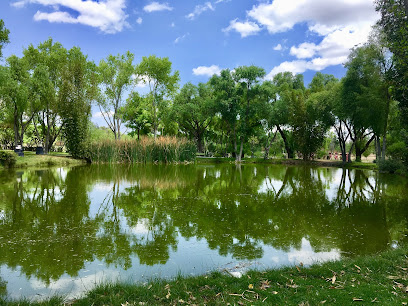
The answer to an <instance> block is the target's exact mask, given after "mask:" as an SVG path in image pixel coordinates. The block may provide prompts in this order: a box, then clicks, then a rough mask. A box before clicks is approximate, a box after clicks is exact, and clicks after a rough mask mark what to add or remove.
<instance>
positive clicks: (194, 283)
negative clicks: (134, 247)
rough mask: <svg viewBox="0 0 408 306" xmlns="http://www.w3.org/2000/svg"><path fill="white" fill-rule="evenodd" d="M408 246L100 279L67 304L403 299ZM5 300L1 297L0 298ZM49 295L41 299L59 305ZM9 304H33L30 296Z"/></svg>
mask: <svg viewBox="0 0 408 306" xmlns="http://www.w3.org/2000/svg"><path fill="white" fill-rule="evenodd" d="M407 254H408V247H401V248H399V249H396V250H390V251H386V252H384V253H381V254H378V255H373V256H365V257H358V258H354V259H344V260H340V261H336V262H327V263H324V264H321V265H318V264H316V265H313V266H310V267H303V266H302V265H298V266H295V267H287V268H283V269H279V270H268V271H263V272H259V271H258V272H257V271H251V272H249V273H248V274H247V275H243V276H242V277H241V278H235V277H232V276H230V275H229V274H228V273H227V272H225V271H221V272H213V273H211V274H208V275H203V276H198V277H187V278H184V277H181V276H180V277H178V278H176V279H174V280H172V281H167V280H154V281H152V282H149V283H147V284H143V285H135V284H106V285H100V286H99V287H97V288H95V289H94V290H92V291H90V292H89V293H87V295H86V296H85V297H84V298H82V299H78V300H73V301H65V303H67V304H69V305H193V304H194V305H204V304H206V305H228V304H230V305H265V304H266V305H320V304H326V305H333V304H335V305H354V304H362V305H369V304H376V303H377V304H378V305H407V304H406V303H408V257H407ZM3 303H5V302H3ZM62 303H63V299H62V298H53V299H52V300H49V301H47V302H43V303H42V305H59V304H62ZM9 304H10V305H35V304H30V302H28V301H18V302H17V301H16V302H9Z"/></svg>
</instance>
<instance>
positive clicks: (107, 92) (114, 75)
mask: <svg viewBox="0 0 408 306" xmlns="http://www.w3.org/2000/svg"><path fill="white" fill-rule="evenodd" d="M133 59H134V55H133V54H132V53H130V52H129V51H128V52H127V53H126V54H125V55H117V56H113V55H109V56H108V57H107V59H106V60H101V61H100V62H99V66H98V69H97V70H98V74H99V84H100V94H99V95H98V98H97V99H96V103H97V105H98V107H99V110H100V112H101V114H102V116H103V118H104V119H105V122H106V124H107V125H108V126H109V128H110V130H111V131H112V133H113V134H114V136H115V139H120V126H121V124H122V118H121V116H120V109H121V107H122V106H123V99H124V95H125V93H126V91H127V90H128V88H129V86H130V85H131V84H132V76H133V75H134V73H135V68H134V66H133Z"/></svg>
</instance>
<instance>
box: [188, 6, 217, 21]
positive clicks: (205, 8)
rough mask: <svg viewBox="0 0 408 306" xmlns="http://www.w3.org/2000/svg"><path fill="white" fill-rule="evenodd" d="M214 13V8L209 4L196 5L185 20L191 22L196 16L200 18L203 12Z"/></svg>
mask: <svg viewBox="0 0 408 306" xmlns="http://www.w3.org/2000/svg"><path fill="white" fill-rule="evenodd" d="M208 10H211V11H214V7H213V6H212V4H211V2H206V3H205V4H204V5H196V7H195V8H194V11H193V12H192V13H190V14H188V15H187V16H186V18H187V19H190V20H193V19H195V18H196V17H197V16H200V15H201V14H202V13H204V12H205V11H208Z"/></svg>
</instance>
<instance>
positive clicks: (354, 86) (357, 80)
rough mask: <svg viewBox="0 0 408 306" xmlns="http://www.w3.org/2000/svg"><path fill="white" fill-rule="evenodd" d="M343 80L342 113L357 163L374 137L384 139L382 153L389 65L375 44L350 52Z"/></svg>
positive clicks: (386, 119)
mask: <svg viewBox="0 0 408 306" xmlns="http://www.w3.org/2000/svg"><path fill="white" fill-rule="evenodd" d="M345 66H346V68H348V70H347V73H346V76H345V77H344V78H343V80H342V93H341V95H342V97H341V99H342V102H341V103H342V110H343V113H344V114H346V116H347V118H348V120H349V122H350V125H348V129H349V135H350V138H351V140H352V141H353V144H354V147H355V150H356V160H358V161H360V160H361V155H362V154H363V153H364V151H365V150H367V148H368V147H369V145H370V143H371V142H372V141H373V140H374V139H375V138H376V137H377V139H378V138H379V136H381V135H382V136H383V141H384V144H383V146H384V151H385V137H386V132H387V122H388V114H389V107H390V99H391V97H390V95H389V89H390V88H389V83H388V82H387V76H386V74H387V73H388V69H389V68H388V65H387V62H386V58H385V55H384V53H383V51H382V50H381V49H380V48H378V47H377V46H376V45H374V44H366V45H364V46H362V47H359V48H356V49H354V50H352V52H351V54H350V56H349V60H348V62H347V63H346V65H345Z"/></svg>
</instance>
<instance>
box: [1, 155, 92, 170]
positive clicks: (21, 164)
mask: <svg viewBox="0 0 408 306" xmlns="http://www.w3.org/2000/svg"><path fill="white" fill-rule="evenodd" d="M7 152H11V153H12V151H7ZM16 158H17V159H16V164H15V165H14V168H35V167H37V168H38V167H50V166H76V165H81V164H84V163H85V161H83V160H78V159H73V158H71V157H70V156H69V155H68V154H66V153H50V154H49V155H36V154H35V152H31V151H26V152H24V156H17V157H16ZM2 168H4V167H2V166H1V165H0V169H2Z"/></svg>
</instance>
